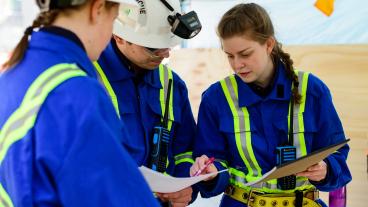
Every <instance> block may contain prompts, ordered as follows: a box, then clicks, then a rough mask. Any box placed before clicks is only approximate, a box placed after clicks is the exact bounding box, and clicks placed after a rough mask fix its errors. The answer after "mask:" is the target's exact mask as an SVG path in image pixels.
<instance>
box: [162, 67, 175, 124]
mask: <svg viewBox="0 0 368 207" xmlns="http://www.w3.org/2000/svg"><path fill="white" fill-rule="evenodd" d="M159 75H160V82H161V85H162V88H161V89H160V105H161V114H162V117H164V113H165V103H166V99H167V95H168V94H167V93H168V88H169V79H172V80H173V74H172V71H171V69H170V68H168V67H167V66H166V65H164V64H160V66H159ZM173 81H174V80H173ZM173 94H174V82H173V83H172V85H171V92H170V100H169V103H170V104H169V114H168V115H169V119H170V120H171V121H169V123H168V130H169V131H170V130H171V127H172V121H173V120H175V119H174V110H173V107H172V106H173Z"/></svg>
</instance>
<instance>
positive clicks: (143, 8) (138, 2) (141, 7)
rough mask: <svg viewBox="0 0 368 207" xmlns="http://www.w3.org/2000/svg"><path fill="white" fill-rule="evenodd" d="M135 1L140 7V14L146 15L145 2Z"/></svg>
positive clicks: (141, 0)
mask: <svg viewBox="0 0 368 207" xmlns="http://www.w3.org/2000/svg"><path fill="white" fill-rule="evenodd" d="M135 1H136V2H137V4H138V5H139V13H140V14H146V6H145V5H144V1H143V0H135Z"/></svg>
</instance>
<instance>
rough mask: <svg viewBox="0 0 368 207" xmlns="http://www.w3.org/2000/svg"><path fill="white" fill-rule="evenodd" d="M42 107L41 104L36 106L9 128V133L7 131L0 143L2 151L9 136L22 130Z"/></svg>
mask: <svg viewBox="0 0 368 207" xmlns="http://www.w3.org/2000/svg"><path fill="white" fill-rule="evenodd" d="M40 107H41V104H39V105H36V106H34V107H33V108H32V109H30V110H29V111H27V113H26V114H24V116H23V117H20V118H19V119H17V120H16V121H15V122H13V123H12V124H11V125H10V127H9V128H8V130H7V131H5V132H4V133H5V134H4V140H2V141H1V142H0V151H2V150H3V147H4V144H5V143H6V140H7V138H10V137H9V134H10V133H11V132H13V131H15V130H17V129H19V128H21V127H22V126H23V124H24V123H25V122H26V121H27V120H28V118H30V117H31V116H33V115H34V114H36V113H37V112H38V111H39V109H40Z"/></svg>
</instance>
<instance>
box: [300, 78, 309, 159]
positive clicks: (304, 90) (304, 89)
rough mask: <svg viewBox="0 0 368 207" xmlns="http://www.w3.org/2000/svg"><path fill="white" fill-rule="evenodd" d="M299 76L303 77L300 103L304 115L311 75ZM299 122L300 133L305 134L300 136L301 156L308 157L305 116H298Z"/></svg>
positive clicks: (301, 112)
mask: <svg viewBox="0 0 368 207" xmlns="http://www.w3.org/2000/svg"><path fill="white" fill-rule="evenodd" d="M298 76H299V77H302V86H301V91H300V94H301V96H302V99H301V103H300V109H299V113H300V114H303V113H304V111H305V102H306V97H307V87H308V77H309V73H306V72H299V73H298ZM298 121H299V127H300V131H301V132H303V133H300V134H299V143H300V151H301V156H305V155H307V147H306V145H305V138H304V130H305V129H304V118H303V116H298Z"/></svg>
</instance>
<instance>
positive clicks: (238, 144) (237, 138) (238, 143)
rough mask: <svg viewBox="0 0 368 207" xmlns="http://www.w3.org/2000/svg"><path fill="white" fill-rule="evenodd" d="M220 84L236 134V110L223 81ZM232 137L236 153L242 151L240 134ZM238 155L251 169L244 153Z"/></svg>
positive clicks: (237, 123)
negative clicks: (232, 118)
mask: <svg viewBox="0 0 368 207" xmlns="http://www.w3.org/2000/svg"><path fill="white" fill-rule="evenodd" d="M220 84H221V87H222V90H223V92H224V95H225V97H226V100H227V102H228V104H229V107H230V110H231V113H232V114H233V117H234V132H238V131H239V121H238V120H237V119H239V115H238V113H237V110H236V108H235V105H234V102H233V100H232V98H231V96H230V92H229V89H228V86H227V84H226V82H225V79H223V80H221V81H220ZM234 135H235V142H236V147H237V149H238V152H242V151H243V149H242V147H241V144H240V133H234ZM239 154H240V157H241V158H242V160H243V162H244V163H245V165H246V167H247V169H251V167H250V165H249V162H248V160H247V159H246V158H245V156H244V153H239Z"/></svg>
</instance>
